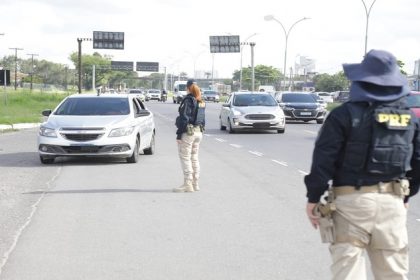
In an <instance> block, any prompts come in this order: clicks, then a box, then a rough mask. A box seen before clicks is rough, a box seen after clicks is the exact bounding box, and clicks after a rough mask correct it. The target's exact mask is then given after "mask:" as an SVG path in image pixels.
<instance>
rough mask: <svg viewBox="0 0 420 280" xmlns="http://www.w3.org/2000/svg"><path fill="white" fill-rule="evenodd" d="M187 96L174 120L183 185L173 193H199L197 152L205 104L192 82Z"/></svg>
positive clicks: (201, 132) (202, 126) (188, 82)
mask: <svg viewBox="0 0 420 280" xmlns="http://www.w3.org/2000/svg"><path fill="white" fill-rule="evenodd" d="M187 91H188V95H187V96H186V97H185V98H184V99H183V100H182V102H181V104H180V106H179V109H178V112H179V116H178V117H177V119H176V123H175V124H176V127H177V131H176V135H177V137H176V139H177V142H178V153H179V158H180V160H181V167H182V171H183V173H184V183H183V184H182V185H181V186H180V187H178V188H175V189H173V191H174V192H193V191H199V190H200V187H199V184H198V179H199V178H200V163H199V161H198V150H199V146H200V142H201V140H202V138H203V131H204V126H205V103H204V101H203V100H202V99H201V91H200V88H199V87H198V86H197V84H196V83H195V82H194V80H192V79H190V80H188V81H187Z"/></svg>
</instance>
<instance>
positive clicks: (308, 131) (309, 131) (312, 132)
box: [303, 130, 318, 135]
mask: <svg viewBox="0 0 420 280" xmlns="http://www.w3.org/2000/svg"><path fill="white" fill-rule="evenodd" d="M303 131H305V132H307V133H310V134H314V135H316V134H317V133H318V132H315V131H311V130H303Z"/></svg>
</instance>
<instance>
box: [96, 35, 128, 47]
mask: <svg viewBox="0 0 420 280" xmlns="http://www.w3.org/2000/svg"><path fill="white" fill-rule="evenodd" d="M93 48H94V49H116V50H123V49H124V32H106V31H93Z"/></svg>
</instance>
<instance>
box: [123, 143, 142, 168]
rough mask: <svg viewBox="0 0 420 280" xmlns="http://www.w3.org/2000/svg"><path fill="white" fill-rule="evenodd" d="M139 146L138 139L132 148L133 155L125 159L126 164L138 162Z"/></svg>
mask: <svg viewBox="0 0 420 280" xmlns="http://www.w3.org/2000/svg"><path fill="white" fill-rule="evenodd" d="M139 146H140V140H139V138H137V139H136V145H135V146H134V150H133V154H132V155H131V156H130V157H128V158H127V159H126V160H127V162H128V163H136V162H138V161H139Z"/></svg>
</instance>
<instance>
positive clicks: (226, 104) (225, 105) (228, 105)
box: [222, 103, 230, 107]
mask: <svg viewBox="0 0 420 280" xmlns="http://www.w3.org/2000/svg"><path fill="white" fill-rule="evenodd" d="M222 106H223V107H230V104H229V103H224V104H222Z"/></svg>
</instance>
